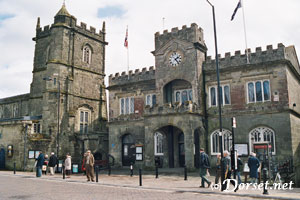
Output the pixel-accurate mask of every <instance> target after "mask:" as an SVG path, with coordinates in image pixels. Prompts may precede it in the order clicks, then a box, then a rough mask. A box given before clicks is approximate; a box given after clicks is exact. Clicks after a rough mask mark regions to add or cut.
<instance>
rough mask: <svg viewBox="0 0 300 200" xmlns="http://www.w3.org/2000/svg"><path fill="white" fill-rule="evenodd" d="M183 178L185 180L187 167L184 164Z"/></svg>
mask: <svg viewBox="0 0 300 200" xmlns="http://www.w3.org/2000/svg"><path fill="white" fill-rule="evenodd" d="M184 180H185V181H186V180H187V169H186V166H184Z"/></svg>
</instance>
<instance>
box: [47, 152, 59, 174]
mask: <svg viewBox="0 0 300 200" xmlns="http://www.w3.org/2000/svg"><path fill="white" fill-rule="evenodd" d="M57 163H58V160H57V157H56V156H55V155H54V152H52V153H51V156H50V160H49V163H48V166H49V168H50V175H52V176H53V175H54V171H55V166H56V165H57Z"/></svg>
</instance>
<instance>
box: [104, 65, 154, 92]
mask: <svg viewBox="0 0 300 200" xmlns="http://www.w3.org/2000/svg"><path fill="white" fill-rule="evenodd" d="M154 79H155V68H154V67H153V66H151V67H149V70H147V68H146V67H145V68H143V69H142V71H140V70H139V69H136V70H135V71H134V72H133V71H132V70H130V71H129V73H127V72H122V73H121V74H119V73H116V74H115V75H113V74H111V75H110V76H109V86H110V87H111V86H116V85H124V84H130V83H135V82H140V81H148V80H154Z"/></svg>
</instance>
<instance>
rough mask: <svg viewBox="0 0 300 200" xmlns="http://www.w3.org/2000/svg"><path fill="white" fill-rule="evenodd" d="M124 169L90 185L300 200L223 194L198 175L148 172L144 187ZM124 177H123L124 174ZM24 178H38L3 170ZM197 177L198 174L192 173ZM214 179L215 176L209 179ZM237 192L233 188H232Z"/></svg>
mask: <svg viewBox="0 0 300 200" xmlns="http://www.w3.org/2000/svg"><path fill="white" fill-rule="evenodd" d="M124 172H126V171H124V170H121V171H115V172H114V173H113V174H112V175H111V176H108V175H107V171H100V173H99V177H98V183H96V182H95V183H92V182H89V183H87V184H99V185H102V186H108V187H127V188H136V189H149V190H161V191H171V192H179V193H184V192H192V193H202V194H209V195H213V194H218V195H220V194H222V195H229V196H235V197H237V196H240V197H252V198H260V199H291V200H292V199H299V200H300V188H293V189H292V190H271V189H269V190H268V191H269V195H263V194H262V193H263V191H262V190H256V189H254V188H253V187H252V186H250V187H249V189H248V190H245V189H244V190H238V191H237V192H231V191H230V192H221V191H219V190H217V189H215V190H213V189H212V188H199V186H200V178H199V177H197V176H188V180H186V181H185V180H184V177H183V176H176V175H172V176H171V175H159V178H158V179H156V178H155V172H153V175H151V174H150V173H151V172H147V173H146V175H143V176H142V186H139V176H138V174H134V176H133V177H130V176H129V174H130V173H129V171H128V175H124ZM121 174H123V175H121ZM1 175H6V176H20V177H22V178H35V173H34V172H19V171H17V172H16V174H15V175H14V174H13V171H0V176H1ZM192 175H194V174H192ZM41 179H46V180H55V181H65V182H81V183H85V182H87V181H86V177H85V176H84V175H83V174H74V175H71V178H66V179H63V177H62V174H55V175H54V176H50V175H49V174H47V175H43V176H42V178H41ZM209 179H210V180H213V179H214V177H209ZM230 190H233V187H232V186H231V187H230Z"/></svg>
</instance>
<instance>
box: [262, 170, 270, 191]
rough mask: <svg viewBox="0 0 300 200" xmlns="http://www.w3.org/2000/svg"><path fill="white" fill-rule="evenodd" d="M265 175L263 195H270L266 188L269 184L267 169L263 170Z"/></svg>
mask: <svg viewBox="0 0 300 200" xmlns="http://www.w3.org/2000/svg"><path fill="white" fill-rule="evenodd" d="M263 173H264V192H263V194H269V192H268V190H267V188H266V182H267V168H263Z"/></svg>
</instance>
